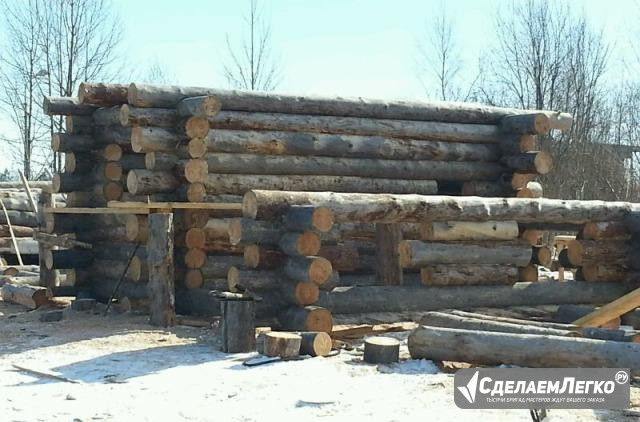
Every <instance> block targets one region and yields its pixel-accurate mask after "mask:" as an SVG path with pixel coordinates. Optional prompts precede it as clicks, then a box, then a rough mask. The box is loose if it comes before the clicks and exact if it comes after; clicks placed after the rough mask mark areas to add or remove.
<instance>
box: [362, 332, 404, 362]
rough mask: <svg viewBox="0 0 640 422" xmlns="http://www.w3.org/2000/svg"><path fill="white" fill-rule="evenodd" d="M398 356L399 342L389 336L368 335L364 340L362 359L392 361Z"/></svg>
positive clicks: (366, 360)
mask: <svg viewBox="0 0 640 422" xmlns="http://www.w3.org/2000/svg"><path fill="white" fill-rule="evenodd" d="M399 358H400V342H399V341H398V340H396V339H394V338H391V337H369V338H368V339H365V341H364V361H365V362H368V363H393V362H397V361H398V359H399Z"/></svg>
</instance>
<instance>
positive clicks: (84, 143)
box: [51, 133, 101, 152]
mask: <svg viewBox="0 0 640 422" xmlns="http://www.w3.org/2000/svg"><path fill="white" fill-rule="evenodd" d="M100 145H101V143H100V142H99V141H98V140H96V139H95V138H94V137H92V136H87V135H73V134H69V133H54V134H53V135H51V149H52V150H54V151H56V152H89V151H93V150H96V149H98V148H99V147H100Z"/></svg>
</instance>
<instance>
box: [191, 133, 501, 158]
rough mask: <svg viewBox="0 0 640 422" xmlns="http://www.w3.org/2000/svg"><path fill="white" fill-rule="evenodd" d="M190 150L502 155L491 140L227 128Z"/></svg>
mask: <svg viewBox="0 0 640 422" xmlns="http://www.w3.org/2000/svg"><path fill="white" fill-rule="evenodd" d="M192 142H193V143H192ZM189 151H190V152H192V156H193V155H195V156H201V155H203V154H204V152H205V151H208V152H216V153H221V152H226V153H234V154H265V155H270V156H273V155H302V156H309V155H312V156H327V157H343V158H379V159H389V160H436V161H497V160H498V158H500V147H499V146H497V145H495V144H489V143H487V144H479V143H478V144H477V143H464V142H443V141H434V140H423V139H420V140H419V139H403V138H394V137H385V136H373V135H372V136H362V135H339V134H323V133H313V132H283V131H266V132H265V131H260V132H258V131H247V130H226V129H215V130H212V131H210V132H209V133H208V134H207V136H206V138H204V139H203V140H195V141H190V142H189Z"/></svg>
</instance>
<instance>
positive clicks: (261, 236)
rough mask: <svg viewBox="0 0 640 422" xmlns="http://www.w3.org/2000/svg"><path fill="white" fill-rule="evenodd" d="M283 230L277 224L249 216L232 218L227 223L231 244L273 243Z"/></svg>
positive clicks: (278, 239) (277, 240)
mask: <svg viewBox="0 0 640 422" xmlns="http://www.w3.org/2000/svg"><path fill="white" fill-rule="evenodd" d="M283 233H284V231H283V229H282V227H280V225H279V224H271V223H268V222H264V221H256V220H252V219H249V218H237V219H233V220H232V221H231V222H230V223H229V228H228V232H227V234H228V236H229V242H230V243H231V244H232V245H240V244H242V245H249V244H266V245H275V244H277V243H278V242H279V241H280V238H281V237H282V235H283Z"/></svg>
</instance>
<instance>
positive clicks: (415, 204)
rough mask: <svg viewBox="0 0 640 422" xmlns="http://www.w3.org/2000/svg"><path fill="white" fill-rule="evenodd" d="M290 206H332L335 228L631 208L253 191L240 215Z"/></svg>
mask: <svg viewBox="0 0 640 422" xmlns="http://www.w3.org/2000/svg"><path fill="white" fill-rule="evenodd" d="M291 205H313V206H323V207H328V208H330V209H331V210H332V211H333V213H334V219H335V221H336V223H343V222H368V223H371V222H384V223H396V222H423V221H456V220H458V221H487V220H492V221H494V220H495V221H506V220H515V221H518V222H523V223H530V222H535V223H537V224H541V223H570V224H583V223H585V222H589V221H616V220H622V219H624V218H625V217H626V216H627V215H628V214H629V213H630V212H631V211H632V209H633V205H632V204H631V203H628V202H605V201H578V200H559V199H523V198H480V197H455V196H437V195H434V196H428V195H392V194H367V193H335V192H286V191H265V190H251V191H249V192H247V193H246V194H245V196H244V199H243V203H242V211H243V214H244V215H245V217H247V218H258V219H261V220H272V219H274V218H277V217H279V216H280V215H282V213H283V212H285V210H286V209H287V208H288V207H289V206H291Z"/></svg>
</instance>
